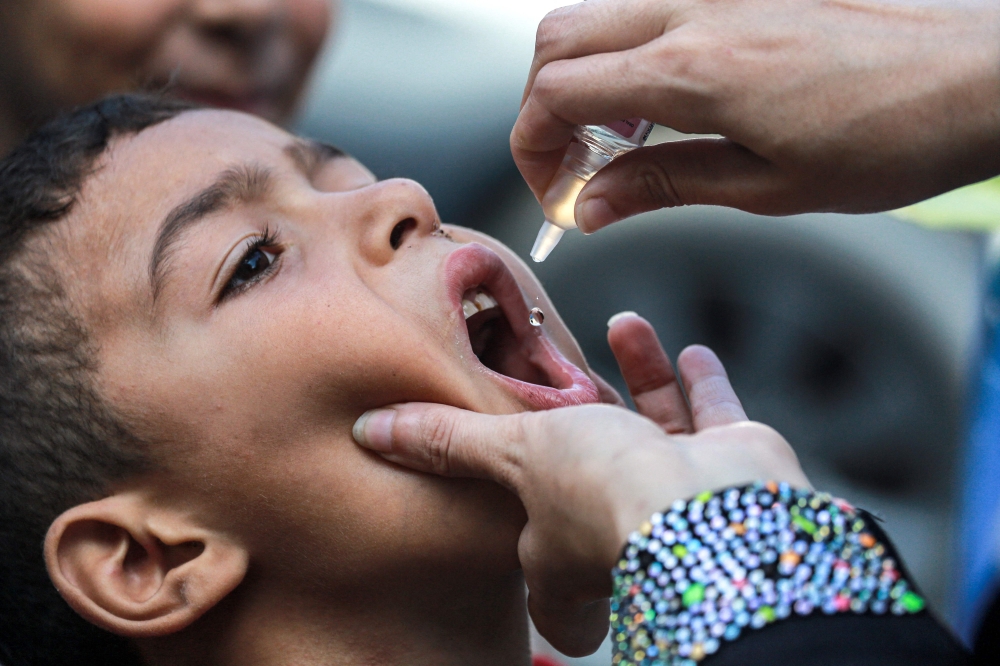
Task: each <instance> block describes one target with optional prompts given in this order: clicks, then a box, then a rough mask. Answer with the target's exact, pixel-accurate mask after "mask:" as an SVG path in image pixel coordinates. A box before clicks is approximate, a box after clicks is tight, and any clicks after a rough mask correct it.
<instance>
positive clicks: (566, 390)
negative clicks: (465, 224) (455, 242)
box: [444, 243, 600, 410]
mask: <svg viewBox="0 0 1000 666" xmlns="http://www.w3.org/2000/svg"><path fill="white" fill-rule="evenodd" d="M444 276H445V279H444V283H445V288H446V289H447V291H448V294H449V295H450V297H451V300H452V305H453V312H455V313H456V316H457V317H461V322H462V326H463V327H464V319H465V316H464V314H462V296H463V295H464V294H465V292H466V290H468V289H469V288H472V287H476V286H478V285H481V284H483V285H487V287H488V288H489V290H490V293H492V294H493V297H494V298H495V299H496V300H497V301H498V303H499V307H501V308H502V309H503V311H504V315H505V316H506V317H507V321H508V322H509V323H510V326H511V328H512V329H513V331H514V334H515V335H516V336H517V337H518V339H519V340H521V342H522V344H525V345H528V347H529V348H528V353H529V354H530V355H531V359H532V361H533V362H535V363H537V364H538V365H540V366H542V368H543V369H544V370H545V372H546V374H548V376H549V378H550V379H551V380H553V383H555V384H557V385H558V386H560V388H552V387H549V386H540V385H538V384H529V383H528V382H522V381H521V380H519V379H514V378H513V377H508V376H506V375H501V374H500V373H498V372H494V371H493V370H490V369H489V368H487V367H486V366H484V365H480V367H481V368H482V369H483V370H484V371H485V372H487V373H489V374H490V375H491V376H492V377H493V378H495V380H496V381H499V382H500V383H501V384H503V385H504V386H505V387H506V388H507V390H508V391H510V392H511V393H513V394H514V395H515V396H516V397H517V398H518V399H519V400H520V401H521V402H523V403H524V404H526V405H528V406H529V407H531V408H532V409H535V410H542V409H556V408H558V407H569V406H571V405H582V404H587V403H595V402H599V401H600V396H599V394H598V392H597V386H596V385H595V384H594V382H593V381H592V380H591V379H590V377H588V376H587V373H585V372H584V371H583V370H581V369H580V368H578V367H576V366H575V365H573V364H572V363H571V362H570V361H569V360H568V359H567V358H566V357H565V356H563V354H562V353H561V352H560V351H559V349H558V348H557V347H556V346H555V344H553V342H552V341H551V340H549V338H548V337H546V335H545V334H544V332H543V331H542V329H541V328H536V327H534V326H532V325H531V324H530V323H528V308H527V306H526V305H525V304H524V298H523V297H522V296H521V290H520V289H519V288H518V285H517V281H516V280H515V279H514V276H513V275H512V274H511V272H510V271H509V270H508V269H507V266H506V265H505V264H504V263H503V260H501V259H500V257H499V256H497V254H496V253H495V252H493V251H492V250H489V249H487V248H486V247H484V246H482V245H480V244H478V243H469V244H467V245H463V246H462V247H461V248H459V249H457V250H455V251H454V252H452V253H451V255H449V257H448V259H447V261H446V262H445V265H444ZM466 344H468V340H466ZM469 353H472V348H471V346H470V347H469Z"/></svg>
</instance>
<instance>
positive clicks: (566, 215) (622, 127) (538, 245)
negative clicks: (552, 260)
mask: <svg viewBox="0 0 1000 666" xmlns="http://www.w3.org/2000/svg"><path fill="white" fill-rule="evenodd" d="M652 131H653V123H651V122H649V121H648V120H643V119H641V118H629V119H627V120H619V121H618V122H615V123H611V124H610V125H580V126H579V127H577V128H576V131H575V132H573V140H572V141H571V142H570V144H569V148H568V149H567V150H566V157H564V158H563V161H562V164H561V165H560V166H559V171H558V172H556V176H555V178H553V179H552V183H551V184H550V185H549V189H548V190H546V192H545V196H543V197H542V212H544V213H545V222H543V223H542V228H541V229H540V230H539V231H538V237H537V238H536V239H535V245H534V247H532V248H531V258H532V259H534V260H535V261H545V258H546V257H548V256H549V253H550V252H552V249H553V248H554V247H555V246H556V245H557V244H558V243H559V240H560V239H561V238H562V236H563V234H564V233H566V231H568V230H569V229H574V228H576V216H575V214H574V212H573V210H574V208H575V207H576V198H577V196H578V195H579V194H580V190H582V189H583V186H584V185H586V184H587V181H589V180H590V179H591V178H593V177H594V174H595V173H597V172H598V171H599V170H600V169H601V168H602V167H604V165H606V164H607V163H608V162H610V161H611V160H613V159H615V158H616V157H618V156H619V155H624V154H625V153H627V152H629V151H630V150H634V149H636V148H638V147H639V146H641V145H642V144H644V143H646V139H648V138H649V133H650V132H652Z"/></svg>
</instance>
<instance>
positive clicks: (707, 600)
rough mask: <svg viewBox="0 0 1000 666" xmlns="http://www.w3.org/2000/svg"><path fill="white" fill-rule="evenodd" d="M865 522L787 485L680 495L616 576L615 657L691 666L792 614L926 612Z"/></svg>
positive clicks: (635, 542) (634, 665) (644, 664)
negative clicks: (749, 632) (683, 497)
mask: <svg viewBox="0 0 1000 666" xmlns="http://www.w3.org/2000/svg"><path fill="white" fill-rule="evenodd" d="M867 520H868V519H867V518H866V517H865V514H862V513H860V512H858V511H857V510H855V509H854V507H852V506H851V505H849V504H847V503H846V502H844V501H843V500H839V499H834V498H833V497H831V496H830V495H827V494H825V493H814V492H812V491H809V490H800V489H794V488H791V487H789V486H788V485H787V484H784V483H783V484H775V483H756V484H753V485H750V486H747V487H744V488H728V489H725V490H721V491H719V492H716V493H711V492H706V493H702V494H701V495H698V496H697V497H695V498H694V499H692V500H690V501H684V500H678V501H677V502H675V503H674V504H673V506H671V507H670V509H669V510H668V511H666V512H664V513H656V514H654V515H653V516H652V518H651V519H650V520H649V522H647V523H645V524H643V525H642V527H641V528H640V529H639V531H637V532H633V533H632V534H631V535H630V536H629V540H628V544H627V545H626V546H625V549H624V551H623V553H622V558H621V560H620V561H619V562H618V564H617V565H616V566H615V568H614V570H613V572H612V575H613V578H614V597H613V598H612V603H611V634H612V640H613V642H614V658H613V660H612V663H613V664H615V665H616V666H694V664H695V662H698V661H700V660H702V659H703V658H705V657H706V656H707V655H710V654H712V653H714V652H716V651H717V650H718V649H719V647H720V645H721V643H722V642H723V641H733V640H736V639H737V638H738V637H739V636H740V634H741V633H742V632H743V631H745V630H749V629H760V628H762V627H764V626H766V625H768V624H770V623H772V622H780V621H781V620H783V619H785V618H787V617H789V616H791V615H793V614H795V615H809V614H811V613H813V612H814V611H820V612H822V613H826V614H829V615H832V614H834V613H843V612H853V613H858V614H861V613H874V614H877V615H882V614H886V613H892V614H896V615H905V614H908V613H917V612H920V611H921V610H923V608H924V605H925V603H924V600H923V598H922V597H920V596H919V595H918V594H917V593H916V592H915V591H914V590H913V589H912V586H911V585H910V584H909V583H908V582H907V581H906V579H905V578H904V577H903V572H902V570H901V569H900V567H899V566H898V565H897V563H896V561H895V560H894V559H893V557H892V552H891V550H890V548H889V547H887V545H886V544H884V543H882V542H880V541H879V540H878V539H877V538H876V536H875V535H874V534H873V530H872V529H871V527H870V526H869V524H868V522H867ZM876 533H877V531H876Z"/></svg>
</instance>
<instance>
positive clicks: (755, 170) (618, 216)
mask: <svg viewBox="0 0 1000 666" xmlns="http://www.w3.org/2000/svg"><path fill="white" fill-rule="evenodd" d="M786 190H787V188H786V187H785V186H784V179H783V178H782V176H781V173H780V171H779V170H778V169H777V167H775V166H774V165H773V164H771V163H770V162H768V161H767V160H765V159H764V158H762V157H760V156H758V155H756V154H755V153H752V152H751V151H749V150H747V149H746V148H744V147H743V146H740V145H739V144H736V143H733V142H732V141H729V140H728V139H689V140H685V141H673V142H669V143H661V144H659V145H656V146H647V147H644V148H639V149H636V150H633V151H632V152H630V153H627V154H625V155H622V156H621V157H619V158H617V159H615V160H614V161H612V162H611V163H610V164H608V165H607V166H606V167H604V168H603V169H601V170H600V171H599V172H597V175H595V176H594V178H593V179H592V180H591V181H590V182H589V183H587V185H586V186H585V187H584V188H583V190H582V191H581V192H580V196H579V197H578V198H577V200H576V208H575V215H576V223H577V226H579V227H580V230H581V231H583V232H584V233H593V232H595V231H598V230H599V229H601V228H603V227H606V226H607V225H609V224H611V223H612V222H617V221H618V220H623V219H625V218H626V217H631V216H633V215H638V214H639V213H645V212H647V211H651V210H657V209H660V208H672V207H675V206H689V205H692V204H709V205H714V206H729V207H731V208H739V209H742V210H745V211H749V212H753V213H770V214H780V213H781V212H783V211H781V210H780V209H779V208H778V207H779V206H787V205H788V204H787V200H786V198H785V195H786ZM784 212H791V211H784Z"/></svg>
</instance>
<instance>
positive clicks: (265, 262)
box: [226, 247, 275, 289]
mask: <svg viewBox="0 0 1000 666" xmlns="http://www.w3.org/2000/svg"><path fill="white" fill-rule="evenodd" d="M274 258H275V255H274V253H272V252H268V251H267V250H265V249H264V248H261V247H258V248H251V250H250V251H249V252H248V253H247V254H246V255H244V257H243V258H242V259H241V260H240V264H239V266H237V267H236V270H235V271H234V272H233V277H231V278H230V279H229V284H228V285H226V286H227V287H228V288H230V289H238V288H239V287H242V286H243V285H244V284H246V283H247V282H252V281H253V280H254V279H255V278H257V277H260V275H261V274H262V273H263V272H264V271H266V270H267V269H268V268H270V267H271V264H272V263H273V262H274Z"/></svg>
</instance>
